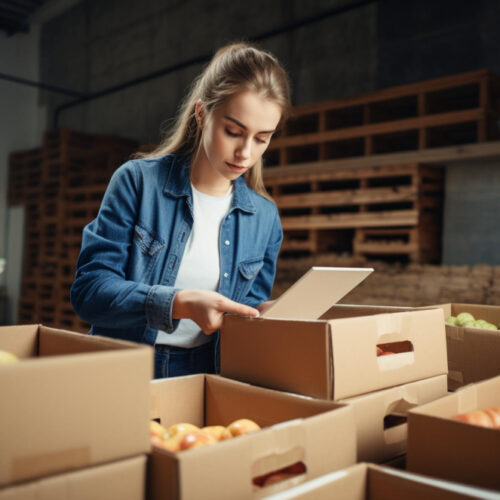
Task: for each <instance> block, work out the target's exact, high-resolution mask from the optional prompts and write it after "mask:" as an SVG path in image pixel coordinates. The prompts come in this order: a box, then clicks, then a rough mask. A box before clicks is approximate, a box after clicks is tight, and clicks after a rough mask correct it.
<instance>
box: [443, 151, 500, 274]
mask: <svg viewBox="0 0 500 500" xmlns="http://www.w3.org/2000/svg"><path fill="white" fill-rule="evenodd" d="M445 192H446V195H445V207H444V232H443V263H444V264H449V265H461V264H464V263H465V264H490V265H496V266H500V246H499V245H500V161H499V160H492V161H484V162H481V163H479V162H476V163H471V162H468V163H466V164H460V165H454V166H452V167H448V168H447V172H446V188H445Z"/></svg>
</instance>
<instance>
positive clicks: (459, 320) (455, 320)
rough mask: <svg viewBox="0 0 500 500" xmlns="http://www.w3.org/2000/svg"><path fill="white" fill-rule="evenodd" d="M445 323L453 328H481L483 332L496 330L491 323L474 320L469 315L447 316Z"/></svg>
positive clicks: (464, 313) (465, 313) (466, 313)
mask: <svg viewBox="0 0 500 500" xmlns="http://www.w3.org/2000/svg"><path fill="white" fill-rule="evenodd" d="M446 323H448V325H453V326H464V327H468V328H483V329H485V330H498V328H497V326H496V325H494V324H493V323H490V322H488V321H485V320H484V319H475V318H474V316H472V314H471V313H468V312H465V311H464V312H461V313H460V314H457V315H456V316H448V317H447V318H446Z"/></svg>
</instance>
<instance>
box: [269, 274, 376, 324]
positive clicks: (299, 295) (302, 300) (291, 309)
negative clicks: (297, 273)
mask: <svg viewBox="0 0 500 500" xmlns="http://www.w3.org/2000/svg"><path fill="white" fill-rule="evenodd" d="M372 272H373V269H372V268H355V267H312V268H311V269H309V271H307V272H306V273H305V274H304V275H303V276H302V277H301V278H300V279H299V280H297V281H296V282H295V283H294V284H293V285H292V286H291V287H290V288H289V289H288V290H286V291H285V292H284V293H283V294H282V295H281V296H280V297H279V298H278V299H277V300H276V301H275V302H274V303H273V305H272V306H271V307H270V308H269V309H267V310H266V312H265V313H264V314H262V317H264V318H275V319H318V318H319V317H320V316H321V315H322V314H323V313H324V312H325V311H326V310H328V309H329V308H330V307H331V306H332V305H333V304H336V303H337V302H338V301H339V300H340V299H341V298H342V297H344V296H345V295H347V294H348V293H349V292H350V291H351V290H352V289H353V288H355V287H356V286H357V285H359V283H361V282H362V281H363V280H364V279H365V278H366V277H367V276H368V275H369V274H371V273H372Z"/></svg>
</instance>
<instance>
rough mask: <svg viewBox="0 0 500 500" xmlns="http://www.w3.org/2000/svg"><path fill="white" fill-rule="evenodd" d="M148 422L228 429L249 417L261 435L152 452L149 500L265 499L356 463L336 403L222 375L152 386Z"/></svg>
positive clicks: (345, 411)
mask: <svg viewBox="0 0 500 500" xmlns="http://www.w3.org/2000/svg"><path fill="white" fill-rule="evenodd" d="M151 399H152V408H151V418H154V419H158V420H159V421H160V423H161V424H162V425H164V426H166V427H169V426H170V425H173V424H175V423H180V422H189V423H192V424H195V425H197V426H200V427H202V426H204V425H224V426H227V425H229V424H230V423H231V422H233V421H234V420H237V419H239V418H250V419H252V420H254V421H255V422H257V423H258V424H259V425H260V426H261V427H262V430H260V431H256V432H252V433H249V434H246V435H243V436H240V437H236V438H233V439H229V440H226V441H221V442H218V443H216V444H214V445H211V446H205V447H201V448H197V449H191V450H185V451H181V452H178V453H172V452H169V451H167V450H165V449H162V448H158V447H154V448H153V451H152V456H151V460H150V470H149V486H150V489H149V495H148V498H150V499H151V500H160V499H165V498H169V499H182V500H198V499H200V498H203V499H205V500H208V499H217V500H223V499H228V500H232V499H235V498H238V499H245V498H248V499H254V498H262V497H263V496H265V495H268V494H270V493H272V492H275V491H278V490H280V489H283V488H287V487H290V486H293V485H295V484H298V483H300V482H303V481H305V480H308V479H311V478H314V477H317V476H320V475H322V474H325V473H327V472H330V471H333V470H338V469H341V468H344V467H347V466H348V465H352V464H354V463H356V432H355V428H354V419H353V410H352V408H349V407H348V406H346V405H341V404H338V403H334V402H332V401H326V400H317V399H311V398H305V397H302V396H298V395H295V394H287V393H282V392H278V391H273V390H270V389H264V388H261V387H253V386H251V385H249V384H243V383H241V382H237V381H234V380H229V379H225V378H223V377H220V376H217V375H192V376H187V377H176V378H172V379H162V380H155V381H152V382H151ZM297 462H302V463H303V464H304V465H305V468H306V472H305V474H300V475H298V476H296V477H293V478H291V479H287V480H285V481H282V482H279V483H276V484H274V485H270V486H268V487H265V488H261V489H259V490H254V484H253V479H254V478H256V477H258V476H262V475H264V474H267V473H269V472H271V471H275V470H279V469H281V468H283V467H286V466H289V465H292V464H295V463H297Z"/></svg>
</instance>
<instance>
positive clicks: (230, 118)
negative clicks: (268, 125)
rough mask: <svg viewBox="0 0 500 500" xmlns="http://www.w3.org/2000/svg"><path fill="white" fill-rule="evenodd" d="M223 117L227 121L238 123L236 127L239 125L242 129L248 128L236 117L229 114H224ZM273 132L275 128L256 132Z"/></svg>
mask: <svg viewBox="0 0 500 500" xmlns="http://www.w3.org/2000/svg"><path fill="white" fill-rule="evenodd" d="M224 118H226V120H229V121H232V122H234V123H236V125H238V127H241V128H242V129H245V130H248V128H247V127H246V126H245V125H243V123H241V122H239V121H238V120H237V119H236V118H232V117H230V116H224ZM274 132H276V129H274V130H261V131H260V132H257V134H272V133H274Z"/></svg>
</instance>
